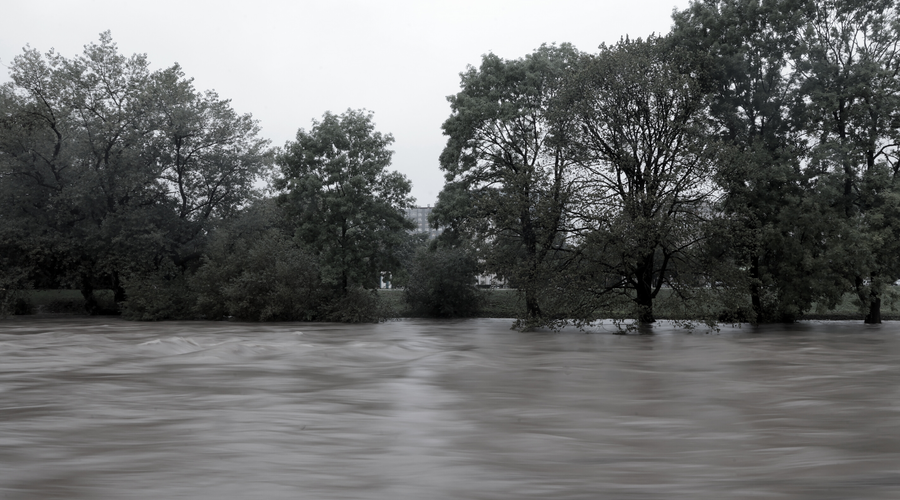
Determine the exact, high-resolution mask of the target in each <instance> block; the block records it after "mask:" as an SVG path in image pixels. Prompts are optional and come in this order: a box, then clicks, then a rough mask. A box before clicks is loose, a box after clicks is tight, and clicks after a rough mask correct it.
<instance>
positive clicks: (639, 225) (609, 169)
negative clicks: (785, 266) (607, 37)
mask: <svg viewBox="0 0 900 500" xmlns="http://www.w3.org/2000/svg"><path fill="white" fill-rule="evenodd" d="M689 61H690V58H689V55H687V54H685V53H683V52H681V51H680V50H677V49H675V48H673V47H672V46H671V45H670V44H669V43H667V40H666V39H663V38H658V37H650V38H648V39H647V40H640V39H638V40H629V39H624V40H622V41H620V42H619V43H618V44H616V45H615V46H611V47H607V46H601V47H600V52H599V53H598V54H597V55H595V56H586V57H585V58H584V59H583V60H582V61H581V63H580V67H579V69H578V72H577V74H576V75H575V76H574V77H573V78H572V79H571V80H570V82H569V83H568V86H567V95H566V100H565V103H566V104H567V107H568V108H570V109H571V110H572V113H573V115H574V116H575V120H576V122H577V128H578V129H580V130H581V134H579V135H578V136H577V137H575V139H574V140H575V142H576V143H577V144H578V151H579V156H578V165H579V171H578V175H577V178H578V186H579V196H578V198H577V199H576V200H574V202H573V204H572V205H571V206H570V207H569V210H570V213H571V214H572V216H573V217H577V219H578V220H579V221H580V222H581V226H582V227H583V228H584V229H583V230H582V231H581V232H580V234H581V246H582V248H583V249H584V254H585V259H586V262H585V270H586V271H587V272H588V273H591V275H592V277H593V280H594V283H593V285H590V284H589V286H590V290H591V291H592V292H593V293H594V294H595V295H597V296H602V295H603V293H604V291H616V292H622V291H626V292H627V291H633V296H632V297H633V299H634V301H635V303H636V305H637V307H638V319H639V320H640V322H642V323H650V322H653V321H654V316H653V299H654V298H655V297H656V296H657V295H658V293H659V291H660V290H661V289H662V286H663V285H664V284H666V285H668V286H670V287H673V288H676V289H681V288H685V289H686V288H691V287H697V286H698V285H702V276H698V275H696V274H697V273H696V272H697V271H698V270H699V269H700V266H697V265H695V258H694V257H693V256H692V252H693V251H694V249H696V248H697V247H698V244H699V243H700V242H701V241H703V240H704V238H705V237H706V234H707V233H706V231H705V229H704V226H705V225H706V224H707V223H708V222H709V221H710V220H712V219H713V218H715V216H716V209H715V206H714V203H715V201H716V197H717V186H716V185H715V184H714V183H713V182H712V181H711V178H712V174H713V172H714V162H713V148H711V147H710V145H709V143H708V142H707V140H706V137H707V136H708V135H709V123H708V120H707V115H706V113H705V104H706V100H705V93H704V91H703V88H702V86H701V84H700V82H699V81H698V80H697V79H696V78H695V77H694V76H692V75H691V73H690V72H689V71H687V70H686V67H688V64H687V63H688V62H689Z"/></svg>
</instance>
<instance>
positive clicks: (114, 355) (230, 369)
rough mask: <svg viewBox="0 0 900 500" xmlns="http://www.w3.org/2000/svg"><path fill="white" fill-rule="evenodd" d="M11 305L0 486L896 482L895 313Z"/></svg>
mask: <svg viewBox="0 0 900 500" xmlns="http://www.w3.org/2000/svg"><path fill="white" fill-rule="evenodd" d="M509 326H510V320H502V319H477V320H464V321H462V320H461V321H432V320H407V321H393V322H387V323H381V324H366V325H342V324H330V323H269V324H250V323H231V322H170V323H154V324H146V323H135V322H127V321H123V320H120V319H116V318H88V317H84V318H66V319H65V320H62V319H29V320H19V319H9V320H4V321H2V322H0V498H3V499H10V500H26V499H28V500H31V499H42V500H43V499H55V498H60V499H61V498H66V499H129V498H140V499H143V498H147V499H150V498H154V499H157V498H192V499H217V500H218V499H239V498H251V497H252V498H266V499H282V498H284V499H287V498H291V499H294V498H316V499H350V498H352V499H385V498H391V499H422V498H435V499H452V498H468V499H546V498H555V499H595V498H614V499H620V498H621V499H671V498H692V499H707V498H708V499H720V498H730V499H735V498H748V499H749V498H771V499H810V500H812V499H815V500H821V499H843V498H866V499H893V498H896V494H897V492H898V491H900V404H898V401H900V364H898V363H897V359H898V356H900V325H897V324H896V323H894V322H887V323H885V324H882V325H877V326H872V325H870V326H865V325H861V324H858V323H855V322H829V323H801V324H796V325H790V326H769V327H759V328H753V327H748V326H745V327H743V328H725V329H723V330H722V331H720V332H718V333H717V332H706V331H700V330H698V331H694V332H693V333H688V332H686V331H684V330H676V329H674V328H672V327H670V326H667V325H666V324H665V323H662V324H657V325H655V326H654V327H652V331H653V334H652V335H627V336H622V335H612V334H611V333H612V329H611V328H609V327H606V328H604V327H597V328H595V329H594V330H593V331H592V332H593V333H592V334H584V333H580V332H577V331H575V330H572V331H569V330H564V331H563V332H562V333H558V334H554V333H550V332H546V331H537V332H526V333H519V332H515V331H510V330H509Z"/></svg>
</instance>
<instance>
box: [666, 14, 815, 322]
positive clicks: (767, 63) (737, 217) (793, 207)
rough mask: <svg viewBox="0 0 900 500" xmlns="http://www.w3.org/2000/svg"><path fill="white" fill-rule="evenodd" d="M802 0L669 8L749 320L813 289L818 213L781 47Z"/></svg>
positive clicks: (788, 309)
mask: <svg viewBox="0 0 900 500" xmlns="http://www.w3.org/2000/svg"><path fill="white" fill-rule="evenodd" d="M810 13H811V4H810V2H808V1H806V0H697V1H694V2H692V3H691V5H690V6H689V7H688V8H687V9H685V10H684V11H681V12H676V13H675V14H674V16H673V17H674V21H675V24H674V27H673V31H672V34H671V35H670V41H671V43H673V44H675V45H677V46H679V47H681V48H683V49H686V50H688V51H690V52H691V63H692V65H693V66H694V68H695V71H696V73H697V74H698V76H699V77H700V79H701V82H702V84H703V86H704V88H705V89H706V90H707V92H708V93H709V100H708V103H709V113H710V116H711V118H712V123H713V128H712V129H711V132H713V133H712V134H711V135H710V136H709V140H710V142H711V144H713V145H714V146H716V147H717V148H718V149H719V150H720V156H719V159H718V168H717V171H716V180H717V182H718V183H719V184H720V186H721V187H722V189H723V192H724V193H723V194H724V200H723V204H722V208H723V210H724V212H725V213H726V214H727V215H728V218H729V220H730V221H731V227H730V229H731V231H732V235H733V238H732V239H731V241H730V243H732V244H731V245H729V248H727V249H725V250H727V252H726V253H727V254H730V255H729V257H730V258H732V259H734V263H735V264H736V266H738V267H739V268H741V269H745V270H746V273H747V277H748V278H749V280H748V287H747V288H748V291H749V294H750V299H751V305H752V318H751V319H752V320H753V321H758V322H760V321H761V322H765V321H772V320H787V319H792V318H796V317H797V316H798V315H799V314H801V313H803V312H804V311H806V310H807V309H809V308H810V307H811V306H812V303H813V302H814V301H815V300H817V299H820V298H821V297H820V296H819V290H820V288H821V287H820V286H818V283H821V282H822V281H823V279H824V278H825V276H824V275H825V273H826V272H827V271H825V270H824V265H823V262H822V259H823V254H824V252H822V245H821V243H822V241H821V237H820V233H821V229H822V228H821V227H820V226H821V225H822V222H821V218H817V212H818V210H817V209H816V203H815V200H814V199H812V198H811V197H810V195H809V192H810V191H809V189H808V187H809V183H808V177H807V173H806V172H805V171H804V170H803V168H802V161H803V159H804V155H805V147H804V141H803V137H802V124H801V123H797V121H796V120H793V119H792V118H794V116H793V115H794V110H795V109H796V102H795V101H796V97H797V93H796V90H797V77H796V74H795V72H794V71H793V68H792V65H791V62H792V61H791V54H792V53H794V52H795V51H796V49H797V47H798V43H799V37H798V36H797V35H798V31H799V29H800V27H801V26H802V25H803V23H805V22H806V20H807V18H808V15H809V14H810Z"/></svg>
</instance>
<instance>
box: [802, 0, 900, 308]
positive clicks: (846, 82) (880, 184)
mask: <svg viewBox="0 0 900 500" xmlns="http://www.w3.org/2000/svg"><path fill="white" fill-rule="evenodd" d="M796 54H797V55H796V58H795V64H796V68H797V71H798V73H799V78H800V79H801V88H800V92H801V96H802V100H801V103H802V106H801V107H800V111H799V112H798V116H799V119H800V120H802V121H803V124H804V130H805V131H806V132H807V134H808V139H809V141H810V143H811V144H812V151H811V157H810V161H809V169H810V172H811V174H812V175H814V176H815V180H816V184H815V189H816V193H817V195H818V196H819V197H820V200H821V201H820V205H821V206H822V207H826V208H827V216H828V217H829V218H830V219H831V225H832V229H831V231H830V232H829V233H828V234H827V235H826V236H828V238H829V239H828V241H827V242H826V244H827V251H828V261H829V262H830V266H829V270H830V271H831V272H833V273H834V274H835V276H836V277H838V278H839V279H837V280H835V282H834V284H833V286H832V294H833V295H839V294H840V293H841V292H843V291H846V290H854V291H855V292H856V294H857V296H858V297H859V300H860V302H861V305H862V307H863V308H864V310H865V311H866V318H865V321H866V322H867V323H880V322H881V304H882V300H883V297H884V296H885V294H886V293H888V290H889V288H888V285H890V283H892V282H893V281H894V280H896V279H897V278H898V277H900V257H898V256H900V243H898V242H900V222H898V219H897V218H896V215H897V213H898V211H900V210H898V208H900V202H898V196H900V191H898V188H900V186H898V182H900V181H898V177H900V174H898V169H900V163H898V159H900V148H898V146H900V133H898V128H900V127H898V117H900V6H898V4H897V2H896V1H894V0H853V1H837V0H828V1H822V2H816V3H815V9H814V13H813V14H812V15H811V16H810V18H809V20H808V22H807V23H806V24H805V25H804V27H803V29H802V30H801V31H800V44H799V50H798V51H797V52H796Z"/></svg>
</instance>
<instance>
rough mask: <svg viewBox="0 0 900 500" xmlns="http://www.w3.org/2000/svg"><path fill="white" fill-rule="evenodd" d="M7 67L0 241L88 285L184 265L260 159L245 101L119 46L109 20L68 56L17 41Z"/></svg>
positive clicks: (26, 259)
mask: <svg viewBox="0 0 900 500" xmlns="http://www.w3.org/2000/svg"><path fill="white" fill-rule="evenodd" d="M10 78H11V81H10V82H8V83H6V84H4V85H2V86H0V214H2V215H0V217H2V224H0V251H2V252H3V253H4V254H6V255H13V256H16V258H17V259H18V260H19V261H20V262H19V264H20V265H23V266H25V267H29V268H31V270H32V271H31V274H32V277H33V279H39V280H42V281H44V282H51V283H53V284H56V285H66V286H71V285H75V286H77V287H78V288H80V289H82V290H83V292H84V293H85V294H86V296H87V297H91V295H92V292H93V290H94V289H95V288H109V289H113V290H114V291H115V292H116V298H117V301H122V300H124V299H125V296H124V288H123V279H124V278H125V276H152V275H154V274H155V273H158V272H163V273H166V272H167V271H165V270H163V269H162V268H161V267H160V266H164V265H165V264H164V263H175V264H176V266H177V267H179V268H180V269H182V270H185V269H187V268H189V267H191V266H196V265H197V264H198V259H199V256H200V254H201V251H200V249H201V248H202V245H203V238H204V235H205V234H206V232H207V229H208V228H209V226H210V224H211V223H212V221H214V220H215V219H217V218H221V217H228V216H230V215H231V214H233V213H234V211H235V210H237V209H238V208H239V207H240V206H241V205H242V204H244V203H246V201H247V200H248V198H249V197H251V196H252V195H253V193H254V192H255V191H254V188H253V183H254V182H255V181H256V180H257V179H259V178H260V176H261V174H262V173H263V170H264V169H265V168H266V167H267V165H268V163H269V161H270V159H269V154H268V150H267V145H268V143H267V141H265V140H263V139H260V138H258V137H257V134H258V132H259V127H258V125H257V124H256V122H254V121H253V120H252V119H251V117H250V116H249V115H243V116H242V115H238V114H237V113H235V112H234V111H233V110H232V109H231V107H230V104H229V102H228V101H226V100H222V99H220V98H219V97H218V96H217V95H216V94H215V93H214V92H205V93H200V92H198V91H196V90H195V89H194V88H193V84H192V82H191V80H190V79H188V78H186V77H185V76H184V73H183V72H182V70H181V68H180V67H179V66H177V65H174V66H172V67H170V68H167V69H163V70H159V71H151V70H150V69H149V63H148V61H147V59H146V57H145V56H143V55H134V56H131V57H126V56H123V55H120V54H119V53H118V51H117V49H116V46H115V44H114V43H113V42H112V39H111V37H110V36H109V33H104V34H101V36H100V41H99V43H94V44H89V45H87V46H86V47H85V50H84V53H83V54H82V55H79V56H76V57H74V58H71V59H70V58H65V57H63V56H61V55H60V54H57V53H55V52H53V51H51V52H49V53H47V54H46V55H41V54H40V53H38V52H37V51H36V50H33V49H30V48H29V49H26V50H25V51H24V52H23V53H22V54H21V55H20V56H18V57H16V58H15V60H14V61H13V63H12V65H11V66H10ZM142 279H143V278H142ZM133 283H136V281H133ZM135 286H137V285H135ZM88 303H89V304H88V305H89V307H91V305H92V304H93V303H94V301H93V299H91V300H89V301H88Z"/></svg>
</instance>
